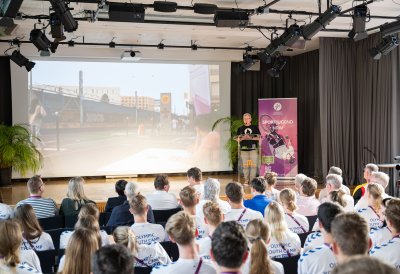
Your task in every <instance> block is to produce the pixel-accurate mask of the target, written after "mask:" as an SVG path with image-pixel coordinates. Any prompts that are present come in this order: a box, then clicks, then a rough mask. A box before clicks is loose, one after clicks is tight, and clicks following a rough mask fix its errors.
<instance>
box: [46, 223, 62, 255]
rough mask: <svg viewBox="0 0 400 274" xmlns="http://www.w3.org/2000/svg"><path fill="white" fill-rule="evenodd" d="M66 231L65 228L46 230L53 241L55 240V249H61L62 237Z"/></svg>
mask: <svg viewBox="0 0 400 274" xmlns="http://www.w3.org/2000/svg"><path fill="white" fill-rule="evenodd" d="M64 230H65V229H64V228H59V229H51V230H45V232H47V233H49V235H50V237H51V239H52V240H53V244H54V248H55V249H56V250H58V249H59V248H60V235H61V233H62V232H63V231H64Z"/></svg>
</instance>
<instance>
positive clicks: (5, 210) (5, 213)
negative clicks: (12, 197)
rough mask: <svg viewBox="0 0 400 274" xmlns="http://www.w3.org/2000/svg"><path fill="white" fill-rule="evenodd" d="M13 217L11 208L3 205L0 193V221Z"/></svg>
mask: <svg viewBox="0 0 400 274" xmlns="http://www.w3.org/2000/svg"><path fill="white" fill-rule="evenodd" d="M13 217H14V211H13V209H12V208H11V206H9V205H6V204H4V203H3V197H2V195H1V192H0V220H7V219H11V218H13Z"/></svg>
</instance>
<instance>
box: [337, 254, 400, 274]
mask: <svg viewBox="0 0 400 274" xmlns="http://www.w3.org/2000/svg"><path fill="white" fill-rule="evenodd" d="M331 273H332V274H358V273H362V274H377V273H379V274H398V273H399V272H398V271H397V270H396V269H395V268H394V267H392V266H389V265H387V264H385V263H384V262H382V261H381V260H378V259H376V258H374V257H370V256H362V255H357V256H353V257H351V258H350V259H348V260H347V261H346V262H344V263H341V264H339V265H337V266H336V267H335V268H334V269H333V271H332V272H331Z"/></svg>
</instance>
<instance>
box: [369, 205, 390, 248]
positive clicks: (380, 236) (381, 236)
mask: <svg viewBox="0 0 400 274" xmlns="http://www.w3.org/2000/svg"><path fill="white" fill-rule="evenodd" d="M391 199H392V198H385V199H383V200H382V210H381V212H382V214H383V215H384V216H385V211H386V206H387V204H388V202H389V201H390V200H391ZM385 223H386V221H385ZM369 237H370V238H371V241H372V246H376V245H382V244H384V243H386V242H387V241H389V240H391V239H392V237H393V236H392V232H391V230H390V228H389V227H388V226H387V225H386V224H385V225H384V226H383V227H381V228H378V229H371V231H370V232H369Z"/></svg>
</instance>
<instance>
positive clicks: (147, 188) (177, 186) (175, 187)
mask: <svg viewBox="0 0 400 274" xmlns="http://www.w3.org/2000/svg"><path fill="white" fill-rule="evenodd" d="M203 177H204V179H206V178H209V177H211V178H217V179H218V180H219V181H220V183H221V196H224V195H225V186H226V185H227V184H228V183H229V182H231V181H237V175H235V174H230V175H213V174H210V175H207V176H203ZM119 179H125V180H127V181H135V182H138V183H139V186H140V192H141V193H142V194H147V193H149V192H152V191H154V185H153V182H154V177H153V176H147V177H139V178H118V179H106V178H99V179H87V180H86V184H85V186H84V188H85V194H86V196H88V197H89V198H90V199H92V200H94V201H95V202H105V201H107V198H108V197H113V196H116V194H115V192H114V184H115V182H116V181H117V180H119ZM43 181H44V182H45V192H44V194H43V197H49V198H52V199H54V200H55V201H56V203H57V204H60V203H61V201H62V199H63V198H65V197H66V194H67V184H68V180H67V179H65V180H56V179H51V180H48V179H43ZM169 181H170V185H171V188H170V192H171V193H175V194H178V193H179V191H180V190H181V189H182V188H183V187H185V186H187V185H188V182H187V178H186V176H170V177H169ZM285 187H294V182H293V181H292V180H279V182H278V185H277V189H282V188H285ZM319 188H320V186H319ZM0 192H1V194H2V196H3V200H4V203H6V204H10V205H15V204H16V203H17V202H18V201H20V200H23V199H25V198H26V197H28V190H27V188H26V182H14V183H13V184H12V186H11V187H2V188H0ZM245 192H246V193H247V194H250V188H249V186H245Z"/></svg>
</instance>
